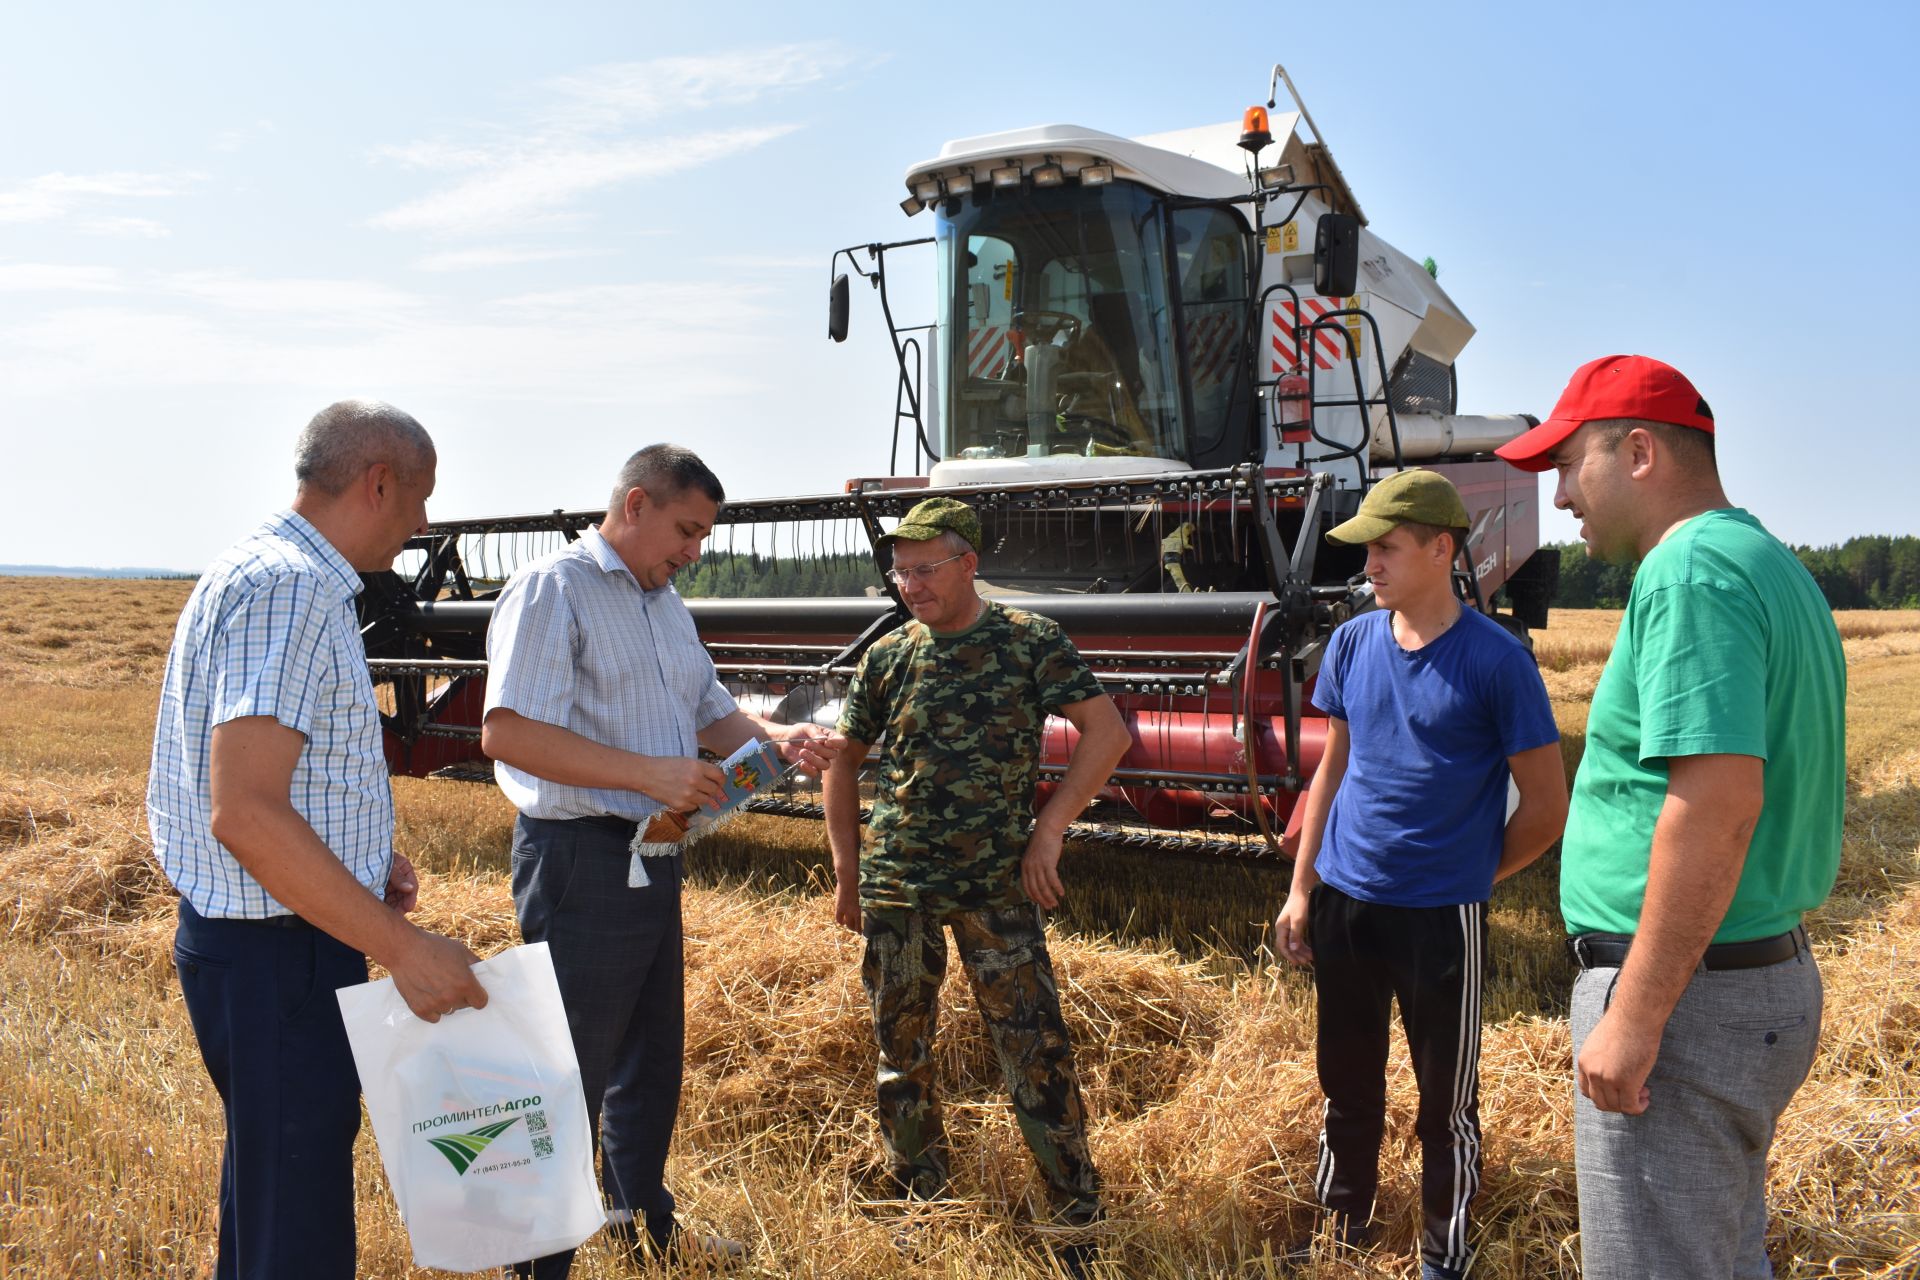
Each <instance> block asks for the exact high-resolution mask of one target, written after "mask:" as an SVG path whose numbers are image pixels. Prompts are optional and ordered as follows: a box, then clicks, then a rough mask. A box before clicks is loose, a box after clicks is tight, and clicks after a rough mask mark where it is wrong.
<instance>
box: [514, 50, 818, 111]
mask: <svg viewBox="0 0 1920 1280" xmlns="http://www.w3.org/2000/svg"><path fill="white" fill-rule="evenodd" d="M853 60H854V54H853V52H852V51H851V50H849V49H844V48H842V47H840V46H838V45H835V44H832V43H829V42H825V41H813V42H808V43H804V44H790V45H778V46H775V47H773V48H768V49H743V50H739V51H736V52H733V53H723V54H712V55H707V56H701V57H679V58H653V59H650V60H648V61H644V62H612V63H607V64H605V65H602V66H598V67H590V68H588V69H587V70H585V71H582V72H579V73H577V74H575V75H570V76H562V77H560V78H558V79H555V80H551V81H548V87H549V88H550V89H552V90H553V92H554V93H555V94H556V95H557V96H558V97H559V98H560V102H559V103H557V104H556V105H555V106H554V107H553V108H552V109H551V110H550V111H549V112H548V113H547V117H546V118H547V119H548V120H550V121H551V122H552V123H554V124H555V125H558V126H560V127H562V128H572V129H581V130H601V129H612V128H618V127H621V126H623V125H627V124H632V123H636V122H639V121H643V120H651V119H655V118H658V117H660V116H667V115H673V114H675V113H677V112H685V111H704V110H708V109H710V108H713V107H721V106H743V105H745V104H747V103H750V102H754V101H756V100H758V99H760V98H762V97H765V96H766V95H768V94H769V93H773V92H776V91H778V90H782V89H792V88H797V87H799V86H801V85H808V84H815V83H818V82H820V81H822V80H824V79H826V78H827V77H828V76H831V75H833V74H834V73H836V72H838V71H840V70H842V69H844V68H845V67H847V66H848V65H849V64H851V63H852V62H853Z"/></svg>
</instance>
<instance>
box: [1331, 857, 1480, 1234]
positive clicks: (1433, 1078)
mask: <svg viewBox="0 0 1920 1280" xmlns="http://www.w3.org/2000/svg"><path fill="white" fill-rule="evenodd" d="M1308 911H1309V917H1308V919H1309V923H1308V928H1309V929H1310V931H1311V940H1312V943H1313V986H1314V991H1315V993H1316V995H1317V996H1318V999H1319V1005H1320V1011H1319V1012H1320V1016H1319V1020H1318V1034H1317V1039H1316V1044H1315V1048H1316V1060H1317V1063H1318V1066H1319V1071H1320V1089H1321V1091H1322V1092H1323V1093H1325V1094H1326V1097H1327V1104H1326V1113H1325V1118H1324V1121H1323V1122H1322V1127H1321V1130H1320V1167H1319V1170H1318V1172H1317V1173H1316V1175H1315V1178H1314V1189H1315V1190H1316V1191H1317V1192H1318V1193H1319V1196H1320V1202H1321V1203H1322V1204H1323V1205H1325V1206H1326V1207H1327V1208H1328V1209H1330V1210H1332V1211H1333V1212H1335V1213H1336V1214H1340V1215H1343V1216H1348V1217H1350V1219H1351V1220H1352V1221H1353V1222H1355V1223H1364V1222H1365V1221H1366V1220H1367V1219H1368V1218H1369V1217H1371V1216H1372V1214H1373V1201H1374V1194H1375V1192H1376V1191H1377V1190H1378V1189H1379V1185H1380V1138H1381V1134H1382V1132H1383V1131H1384V1129H1385V1127H1386V1108H1387V1037H1388V1035H1389V1032H1390V1028H1391V1019H1392V1012H1393V1009H1392V1003H1393V1001H1395V1000H1398V1001H1399V1002H1400V1021H1401V1025H1402V1026H1403V1027H1404V1028H1405V1029H1406V1033H1407V1048H1408V1052H1409V1056H1410V1057H1411V1058H1412V1060H1413V1073H1414V1079H1415V1080H1416V1081H1417V1082H1418V1084H1419V1087H1420V1109H1419V1113H1418V1117H1417V1118H1416V1120H1415V1122H1414V1131H1415V1132H1416V1134H1418V1136H1419V1138H1420V1154H1421V1176H1420V1203H1421V1208H1422V1211H1423V1225H1422V1227H1421V1232H1420V1256H1421V1257H1422V1258H1423V1259H1425V1260H1427V1261H1429V1262H1433V1263H1436V1264H1438V1265H1440V1266H1444V1267H1451V1268H1455V1269H1459V1268H1462V1267H1465V1266H1466V1264H1467V1261H1468V1258H1469V1257H1470V1251H1469V1248H1468V1243H1467V1228H1468V1219H1467V1211H1468V1208H1469V1206H1470V1205H1471V1204H1472V1202H1473V1197H1474V1193H1475V1192H1477V1191H1478V1190H1479V1189H1480V988H1481V981H1482V973H1483V971H1484V969H1485V961H1486V954H1487V906H1486V903H1484V902H1469V903H1463V904H1461V905H1458V906H1448V907H1389V906H1383V905H1381V904H1379V903H1374V902H1363V901H1361V900H1360V899H1358V898H1355V897H1352V896H1350V895H1348V894H1345V893H1342V892H1341V891H1340V890H1338V889H1336V888H1334V887H1333V886H1332V885H1329V884H1322V885H1320V886H1319V887H1318V888H1316V889H1315V890H1314V891H1313V896H1312V898H1311V899H1310V901H1309V905H1308Z"/></svg>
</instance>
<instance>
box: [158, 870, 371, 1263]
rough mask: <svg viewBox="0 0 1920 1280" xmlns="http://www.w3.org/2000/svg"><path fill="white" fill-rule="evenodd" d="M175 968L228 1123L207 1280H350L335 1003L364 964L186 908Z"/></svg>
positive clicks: (353, 1099) (346, 1132)
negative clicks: (216, 1251)
mask: <svg viewBox="0 0 1920 1280" xmlns="http://www.w3.org/2000/svg"><path fill="white" fill-rule="evenodd" d="M173 957H174V963H175V964H176V965H178V966H179V969H180V987H181V990H182V992H183V993H184V994H185V996H186V1004H187V1017H188V1018H189V1019H191V1020H192V1022H193V1034H194V1036H195V1038H196V1039H198V1040H199V1042H200V1056H201V1058H202V1060H203V1061H205V1063H206V1064H207V1074H208V1075H209V1076H211V1077H213V1087H214V1088H215V1089H216V1090H218V1091H219V1094H220V1101H221V1103H222V1105H223V1107H224V1108H225V1111H226V1120H227V1142H226V1149H225V1151H224V1152H223V1153H222V1155H221V1158H220V1260H219V1265H218V1267H217V1268H216V1270H215V1271H214V1275H215V1277H216V1280H353V1275H354V1230H353V1139H354V1135H355V1134H356V1133H358V1132H359V1130H360V1077H359V1074H358V1073H357V1072H356V1071H355V1070H354V1066H353V1051H352V1050H351V1049H350V1048H348V1046H347V1032H346V1027H345V1026H344V1025H343V1024H342V1023H341V1021H340V1005H339V1003H338V1002H337V1001H336V1000H335V999H334V995H333V993H334V992H335V991H336V990H338V989H339V988H341V987H349V986H354V985H356V984H358V983H362V982H365V981H366V980H367V962H366V959H365V957H363V956H362V955H361V954H360V953H359V952H358V951H355V950H354V949H353V948H351V947H349V946H347V945H346V944H345V943H342V942H339V941H337V940H336V939H334V938H333V937H331V936H330V935H328V934H325V933H322V932H321V931H320V930H318V929H316V928H314V927H313V926H311V925H309V924H306V923H305V922H301V921H295V922H293V923H292V924H291V926H290V927H283V926H280V925H276V924H270V923H264V922H261V921H254V920H210V919H207V918H206V917H204V916H202V915H200V913H199V912H197V911H195V910H194V909H193V908H192V907H191V906H190V905H188V903H187V902H186V901H185V900H184V899H183V900H182V901H181V903H180V925H179V928H178V929H177V930H176V931H175V933H174V943H173Z"/></svg>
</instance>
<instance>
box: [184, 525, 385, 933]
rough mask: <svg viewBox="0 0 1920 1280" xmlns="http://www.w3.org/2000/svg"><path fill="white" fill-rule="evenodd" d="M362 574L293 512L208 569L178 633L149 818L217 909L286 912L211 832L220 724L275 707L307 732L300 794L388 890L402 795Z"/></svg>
mask: <svg viewBox="0 0 1920 1280" xmlns="http://www.w3.org/2000/svg"><path fill="white" fill-rule="evenodd" d="M359 590H360V575H359V574H358V573H356V572H355V571H354V568H353V566H352V565H350V564H348V563H347V561H346V558H345V557H343V556H342V555H341V554H340V552H339V551H338V550H336V549H335V548H334V546H333V544H332V543H330V542H328V541H327V540H326V538H325V537H324V536H322V535H321V533H320V531H319V530H318V529H315V528H314V527H313V525H311V524H310V523H308V522H307V520H306V519H305V518H303V517H302V516H300V515H298V514H297V513H295V512H292V511H283V512H281V513H280V514H278V515H276V516H274V517H272V518H271V519H269V520H268V521H267V522H266V523H265V524H263V525H261V526H260V527H259V528H258V529H256V530H254V532H253V533H251V534H250V535H248V536H247V537H246V538H245V539H243V540H242V541H241V542H239V543H238V544H237V545H235V546H234V547H233V548H232V549H231V550H229V551H228V552H226V554H224V555H222V556H221V557H220V558H219V559H218V560H216V561H215V562H214V563H213V564H212V565H211V566H210V567H209V568H208V569H207V571H206V572H205V573H204V574H202V575H201V577H200V581H199V583H198V584H197V585H196V586H195V587H194V589H193V595H192V596H191V597H190V598H189V599H188V600H187V607H186V609H185V610H184V611H183V612H182V613H181V615H180V621H179V624H178V625H177V626H176V627H175V628H174V633H173V648H172V650H171V651H170V652H169V653H168V655H167V672H166V677H165V679H164V681H163V683H162V686H161V692H160V713H159V717H158V720H157V721H156V723H155V726H154V734H153V767H152V770H151V772H150V773H149V774H148V777H147V823H148V826H149V827H150V828H151V829H152V832H153V848H154V853H155V855H156V856H157V857H158V858H159V861H160V866H161V868H162V869H163V870H164V871H165V872H166V874H167V878H168V879H169V880H171V881H172V882H173V885H174V887H175V888H177V889H178V890H180V893H181V896H182V897H184V898H186V900H187V901H188V902H190V903H192V904H193V908H194V910H196V911H198V912H199V913H200V914H201V915H204V916H208V917H212V918H259V917H263V916H275V915H286V914H288V912H287V909H286V907H284V906H282V905H281V904H280V903H279V902H276V901H275V900H274V899H273V897H272V896H271V895H270V894H268V893H267V891H266V890H265V889H263V888H261V887H260V883H259V881H257V880H255V879H254V878H253V877H252V876H251V875H249V874H248V873H247V871H246V870H245V868H243V867H242V866H241V865H240V863H239V862H238V861H236V860H235V858H234V856H233V855H232V854H231V853H229V852H228V851H227V850H226V849H225V848H224V847H223V846H222V845H221V844H220V842H219V841H218V840H216V839H214V836H213V823H212V820H213V791H212V780H211V773H210V770H211V763H212V761H211V757H212V751H213V731H214V729H215V728H216V727H217V726H219V725H222V724H225V723H226V722H227V721H229V720H238V719H241V718H243V717H246V716H271V717H273V718H274V719H275V720H277V721H279V722H280V723H281V724H283V725H286V726H287V727H288V728H289V729H292V730H295V731H296V732H298V733H299V734H300V735H301V736H303V737H304V738H305V739H306V745H305V746H304V747H303V748H302V750H301V752H300V758H299V760H298V762H297V763H296V764H295V765H294V770H293V778H292V781H291V785H290V787H289V798H290V799H291V800H292V802H293V807H294V809H295V810H296V811H297V812H298V813H299V814H300V816H301V817H303V818H305V819H306V821H307V824H308V825H309V826H311V827H312V828H313V830H314V832H315V834H317V835H318V836H319V837H320V839H321V840H322V841H323V842H324V843H325V844H326V846H327V848H329V849H331V850H332V851H333V852H334V854H335V856H337V857H338V858H339V859H340V861H341V862H342V863H343V864H345V866H346V868H347V870H348V871H350V872H352V873H353V877H354V878H355V879H356V880H358V881H359V882H360V883H361V884H363V885H365V886H366V887H367V888H368V889H369V890H371V891H372V892H374V893H376V894H379V893H383V892H384V891H385V888H386V883H387V873H388V871H389V870H390V868H391V866H392V862H393V792H392V789H391V787H390V786H389V785H388V782H387V767H386V757H385V754H384V753H383V751H382V748H381V740H380V711H379V705H378V704H377V703H376V702H375V701H374V695H373V682H372V680H371V679H370V678H369V677H368V675H367V657H366V650H365V649H364V648H363V647H362V645H361V643H360V630H359V625H358V621H357V618H356V616H355V614H354V605H353V601H354V596H355V595H356V594H357V593H358V592H359Z"/></svg>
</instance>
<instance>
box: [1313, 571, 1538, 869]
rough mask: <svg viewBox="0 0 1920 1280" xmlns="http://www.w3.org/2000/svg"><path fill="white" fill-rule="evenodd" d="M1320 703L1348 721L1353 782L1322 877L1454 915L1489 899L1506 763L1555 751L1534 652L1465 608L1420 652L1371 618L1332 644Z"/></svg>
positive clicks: (1324, 845) (1331, 829)
mask: <svg viewBox="0 0 1920 1280" xmlns="http://www.w3.org/2000/svg"><path fill="white" fill-rule="evenodd" d="M1313 705H1315V706H1316V707H1319V708H1320V709H1321V710H1322V711H1324V712H1326V713H1327V714H1328V715H1330V716H1334V717H1336V718H1338V719H1341V720H1345V721H1346V722H1347V728H1348V737H1349V740H1350V747H1349V750H1348V755H1347V772H1346V777H1345V778H1344V779H1343V780H1342V781H1341V783H1340V791H1339V793H1338V794H1337V795H1335V796H1334V799H1333V812H1332V813H1331V814H1330V815H1329V816H1328V819H1327V830H1326V834H1325V836H1324V837H1323V838H1322V839H1321V841H1320V853H1319V856H1318V858H1317V859H1316V861H1315V863H1314V869H1315V870H1316V871H1317V872H1319V875H1320V878H1321V879H1322V880H1324V881H1326V882H1327V883H1328V884H1330V885H1332V886H1333V887H1334V888H1336V889H1338V890H1340V891H1341V892H1342V893H1347V894H1351V895H1352V896H1354V897H1356V898H1360V899H1363V900H1364V901H1367V902H1378V903H1383V904H1385V905H1388V906H1395V907H1445V906H1453V905H1456V904H1458V903H1463V902H1485V901H1486V900H1487V897H1488V895H1489V894H1490V893H1492V891H1493V871H1494V868H1495V867H1496V866H1498V865H1499V862H1500V846H1501V841H1502V839H1503V837H1504V834H1505V832H1506V820H1507V757H1508V756H1511V755H1517V754H1518V753H1520V752H1522V751H1530V750H1532V749H1533V748H1535V747H1544V746H1546V745H1547V744H1548V743H1550V742H1557V741H1558V740H1559V738H1560V731H1559V730H1558V729H1557V728H1556V727H1555V726H1554V723H1553V706H1552V704H1551V703H1549V702H1548V701H1547V689H1546V686H1545V685H1544V684H1542V683H1541V681H1540V671H1539V668H1538V667H1536V666H1535V665H1534V661H1533V656H1532V655H1531V654H1529V653H1528V652H1527V650H1526V647H1525V646H1524V645H1522V644H1521V643H1520V642H1519V641H1518V640H1516V639H1514V638H1513V637H1512V636H1511V635H1509V634H1507V632H1506V631H1505V629H1503V628H1502V627H1501V626H1500V624H1499V623H1497V622H1495V621H1493V619H1491V618H1489V617H1487V616H1486V615H1485V614H1483V613H1479V612H1477V611H1476V610H1473V609H1469V608H1463V609H1462V610H1461V611H1460V619H1459V621H1457V622H1455V623H1454V624H1453V625H1452V626H1451V627H1448V628H1447V629H1446V631H1445V632H1443V633H1442V634H1441V635H1440V637H1439V639H1437V640H1435V641H1434V642H1433V643H1431V644H1429V645H1427V646H1426V647H1425V648H1422V649H1414V650H1407V649H1402V648H1401V647H1400V643H1399V641H1397V640H1395V639H1394V638H1393V615H1392V614H1391V613H1390V612H1388V611H1387V610H1385V609H1381V610H1376V611H1375V612H1372V613H1366V614H1362V615H1361V616H1359V617H1357V618H1355V619H1353V620H1352V621H1350V622H1348V623H1346V624H1345V625H1343V626H1342V627H1340V629H1339V630H1337V631H1335V632H1334V633H1333V639H1332V640H1331V641H1330V642H1329V643H1328V645H1327V656H1326V661H1325V662H1324V663H1322V664H1321V667H1320V680H1319V684H1318V686H1317V687H1316V688H1315V689H1314V693H1313Z"/></svg>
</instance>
